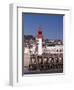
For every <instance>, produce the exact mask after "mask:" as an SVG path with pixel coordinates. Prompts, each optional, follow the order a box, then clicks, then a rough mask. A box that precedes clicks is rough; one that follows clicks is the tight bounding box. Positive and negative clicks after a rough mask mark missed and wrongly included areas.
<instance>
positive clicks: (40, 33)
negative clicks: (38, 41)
mask: <svg viewBox="0 0 74 90" xmlns="http://www.w3.org/2000/svg"><path fill="white" fill-rule="evenodd" d="M37 37H38V38H42V37H43V35H42V31H40V30H39V31H38V35H37Z"/></svg>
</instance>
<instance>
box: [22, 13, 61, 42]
mask: <svg viewBox="0 0 74 90" xmlns="http://www.w3.org/2000/svg"><path fill="white" fill-rule="evenodd" d="M22 20H23V30H24V35H33V36H36V35H37V32H38V29H39V27H41V28H42V31H43V36H44V38H48V39H59V40H63V15H57V14H56V15H51V14H34V13H26V14H25V13H23V14H22Z"/></svg>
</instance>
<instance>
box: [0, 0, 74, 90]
mask: <svg viewBox="0 0 74 90" xmlns="http://www.w3.org/2000/svg"><path fill="white" fill-rule="evenodd" d="M73 1H74V0H0V90H2V89H4V90H5V89H7V90H10V89H23V90H27V89H28V90H29V89H30V90H35V89H36V90H40V89H41V90H42V89H43V90H45V89H46V90H59V89H60V90H65V89H67V90H74V84H73V83H74V69H73V68H74V65H73V63H74V57H73V56H74V28H73V27H74V2H73ZM14 2H26V3H27V2H28V3H34V2H35V3H36V2H37V3H39V4H42V3H47V4H49V5H58V6H64V7H65V6H69V7H71V8H72V17H71V24H72V25H71V28H72V29H71V30H70V31H69V32H70V37H69V38H70V43H69V44H68V47H69V48H68V49H69V51H70V53H69V57H70V60H71V61H72V62H71V65H72V67H73V68H72V69H73V70H71V71H70V72H71V82H70V83H67V82H65V83H61V82H60V83H57V80H56V82H54V83H52V82H51V83H49V81H48V83H46V84H45V85H44V84H38V85H35V86H34V85H32V86H31V85H26V86H24V87H23V88H21V87H19V88H18V87H14V88H12V87H10V86H9V4H10V3H14ZM39 80H41V79H39Z"/></svg>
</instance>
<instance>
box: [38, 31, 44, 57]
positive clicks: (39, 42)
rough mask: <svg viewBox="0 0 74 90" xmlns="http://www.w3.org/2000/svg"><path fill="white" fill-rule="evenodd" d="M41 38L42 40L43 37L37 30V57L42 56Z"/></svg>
mask: <svg viewBox="0 0 74 90" xmlns="http://www.w3.org/2000/svg"><path fill="white" fill-rule="evenodd" d="M42 38H43V35H42V31H41V30H39V31H38V34H37V48H38V55H39V56H40V55H42V53H43V51H42Z"/></svg>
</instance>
